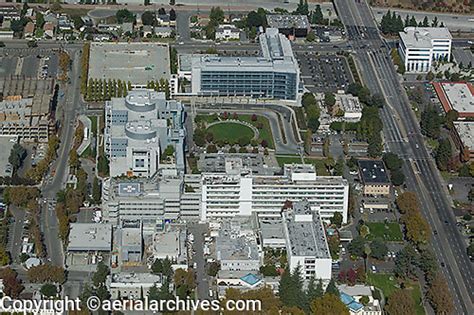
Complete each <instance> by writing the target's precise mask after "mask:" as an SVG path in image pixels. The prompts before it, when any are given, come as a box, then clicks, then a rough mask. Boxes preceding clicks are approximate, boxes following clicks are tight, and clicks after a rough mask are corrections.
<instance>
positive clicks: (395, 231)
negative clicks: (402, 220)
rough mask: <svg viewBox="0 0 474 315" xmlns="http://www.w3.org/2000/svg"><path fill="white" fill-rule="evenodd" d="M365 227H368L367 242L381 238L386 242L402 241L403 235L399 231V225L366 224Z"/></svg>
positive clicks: (394, 223) (393, 223)
mask: <svg viewBox="0 0 474 315" xmlns="http://www.w3.org/2000/svg"><path fill="white" fill-rule="evenodd" d="M366 225H367V226H368V227H369V230H370V234H369V235H368V236H367V238H368V239H369V240H373V239H376V238H381V239H383V240H386V241H394V242H398V241H402V240H403V234H402V231H401V229H400V225H399V224H398V223H396V222H388V223H387V224H385V223H384V222H367V223H366Z"/></svg>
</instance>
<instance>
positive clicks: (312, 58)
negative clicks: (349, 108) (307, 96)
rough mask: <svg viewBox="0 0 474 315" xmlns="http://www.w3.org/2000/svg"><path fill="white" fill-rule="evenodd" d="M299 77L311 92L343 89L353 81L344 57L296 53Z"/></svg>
mask: <svg viewBox="0 0 474 315" xmlns="http://www.w3.org/2000/svg"><path fill="white" fill-rule="evenodd" d="M296 58H297V59H298V62H299V64H300V71H301V78H302V80H303V83H304V85H305V87H306V88H307V89H308V90H310V91H311V92H313V93H325V92H333V93H334V92H337V91H338V90H345V89H347V86H348V85H349V84H350V83H352V82H354V80H353V78H352V75H351V72H350V69H349V65H348V63H347V60H346V58H345V57H342V56H337V55H316V54H315V53H313V52H311V53H297V54H296Z"/></svg>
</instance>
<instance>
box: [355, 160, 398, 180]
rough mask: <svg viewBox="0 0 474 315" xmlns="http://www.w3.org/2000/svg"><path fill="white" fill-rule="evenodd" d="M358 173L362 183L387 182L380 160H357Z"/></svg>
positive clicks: (383, 165) (385, 172)
mask: <svg viewBox="0 0 474 315" xmlns="http://www.w3.org/2000/svg"><path fill="white" fill-rule="evenodd" d="M358 163H359V173H360V177H361V179H362V181H363V183H364V184H389V183H390V181H389V179H388V175H387V169H386V168H385V164H384V162H383V161H382V160H359V162H358Z"/></svg>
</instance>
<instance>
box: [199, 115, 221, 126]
mask: <svg viewBox="0 0 474 315" xmlns="http://www.w3.org/2000/svg"><path fill="white" fill-rule="evenodd" d="M218 120H219V116H217V114H210V115H197V116H196V118H194V121H195V122H196V123H201V122H205V123H208V124H210V123H213V122H215V121H218Z"/></svg>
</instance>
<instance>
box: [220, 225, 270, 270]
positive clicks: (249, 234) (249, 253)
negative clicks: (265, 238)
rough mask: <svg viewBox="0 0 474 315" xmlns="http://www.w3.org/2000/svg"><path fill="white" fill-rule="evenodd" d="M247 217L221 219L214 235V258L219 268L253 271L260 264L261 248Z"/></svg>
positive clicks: (257, 268)
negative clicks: (216, 233)
mask: <svg viewBox="0 0 474 315" xmlns="http://www.w3.org/2000/svg"><path fill="white" fill-rule="evenodd" d="M246 220H248V218H245V217H244V218H235V219H233V220H230V221H223V222H222V223H221V224H220V228H219V231H218V236H216V256H217V257H216V258H217V260H218V261H219V262H220V265H221V270H228V271H249V272H251V271H255V270H259V268H260V266H261V265H262V259H263V257H262V250H261V248H260V247H259V245H258V244H257V236H256V235H255V232H254V231H253V228H252V227H251V226H248V225H246V223H245V221H246Z"/></svg>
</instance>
